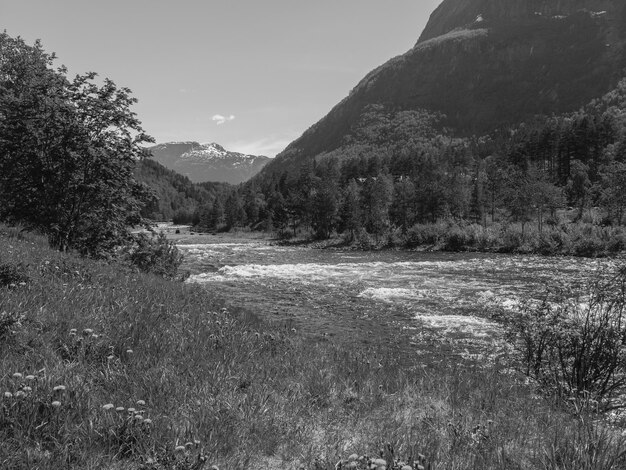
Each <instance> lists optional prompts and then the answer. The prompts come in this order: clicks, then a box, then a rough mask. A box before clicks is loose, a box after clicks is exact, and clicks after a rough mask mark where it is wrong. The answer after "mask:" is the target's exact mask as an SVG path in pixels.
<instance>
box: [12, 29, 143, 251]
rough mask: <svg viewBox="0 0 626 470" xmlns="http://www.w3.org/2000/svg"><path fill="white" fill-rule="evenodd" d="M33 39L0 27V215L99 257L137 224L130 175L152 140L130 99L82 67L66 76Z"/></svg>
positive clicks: (138, 192)
mask: <svg viewBox="0 0 626 470" xmlns="http://www.w3.org/2000/svg"><path fill="white" fill-rule="evenodd" d="M53 60H54V56H51V55H48V54H46V53H45V52H44V50H43V48H42V46H41V44H40V43H38V42H37V43H35V45H34V46H28V45H26V44H25V43H24V41H23V40H22V39H20V38H17V39H13V38H11V37H9V36H8V35H7V34H6V33H2V34H0V110H1V112H0V136H1V137H0V219H2V220H5V221H8V222H10V223H21V224H23V225H25V226H26V227H27V228H30V229H37V230H40V231H41V232H43V233H44V234H46V235H47V236H48V240H49V242H50V244H51V245H52V246H53V247H56V248H58V249H59V250H62V251H65V250H67V249H70V248H74V249H78V250H79V251H80V252H81V253H83V254H86V255H89V256H94V257H102V256H106V255H107V254H108V253H111V252H112V251H113V250H114V249H115V248H116V247H118V246H119V245H120V244H123V243H124V242H125V240H127V239H128V238H129V237H130V232H129V227H130V226H133V225H138V224H140V223H142V218H141V215H140V210H141V208H142V200H143V199H146V198H147V195H148V191H147V189H146V187H145V186H143V185H141V184H140V183H138V182H137V181H136V180H135V178H134V173H133V172H134V169H135V167H136V163H137V161H138V160H139V159H141V158H143V157H145V156H146V151H145V150H144V149H143V147H142V144H143V143H145V142H152V138H151V137H149V136H147V135H146V134H145V133H144V131H143V129H142V128H141V124H140V122H139V120H138V119H137V117H136V115H135V113H133V112H132V111H131V107H132V105H133V104H134V103H135V102H136V99H135V98H133V97H131V92H130V90H129V89H127V88H119V87H117V86H116V85H115V83H113V82H112V81H111V80H108V79H106V80H104V82H103V84H102V85H97V84H96V83H95V78H96V74H95V73H87V74H85V75H79V76H76V77H75V78H74V79H73V80H71V81H70V80H68V78H67V77H66V75H65V70H64V69H63V68H60V69H57V70H54V69H53V68H52V63H53Z"/></svg>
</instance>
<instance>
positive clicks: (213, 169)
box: [149, 141, 271, 184]
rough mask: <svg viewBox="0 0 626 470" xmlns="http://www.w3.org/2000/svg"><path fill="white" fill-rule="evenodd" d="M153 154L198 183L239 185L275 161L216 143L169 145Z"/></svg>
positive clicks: (187, 142) (170, 143)
mask: <svg viewBox="0 0 626 470" xmlns="http://www.w3.org/2000/svg"><path fill="white" fill-rule="evenodd" d="M149 150H150V152H151V153H152V157H153V159H154V160H155V161H157V162H158V163H160V164H161V165H163V166H165V167H166V168H169V169H171V170H174V171H176V172H177V173H180V174H181V175H184V176H186V177H188V178H189V179H190V180H191V181H192V182H194V183H202V182H206V181H217V182H226V183H230V184H239V183H242V182H244V181H246V180H248V179H250V178H251V177H253V176H254V175H256V174H257V173H258V172H259V171H260V170H261V169H262V168H263V167H264V166H265V165H266V164H267V163H268V162H269V161H270V160H271V159H270V158H269V157H265V156H262V155H248V154H243V153H239V152H231V151H228V150H226V149H225V148H224V147H222V146H221V145H220V144H217V143H215V142H211V143H204V144H201V143H199V142H196V141H184V142H166V143H162V144H157V145H154V146H152V147H150V149H149Z"/></svg>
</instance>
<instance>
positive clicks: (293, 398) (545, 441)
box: [0, 227, 626, 470]
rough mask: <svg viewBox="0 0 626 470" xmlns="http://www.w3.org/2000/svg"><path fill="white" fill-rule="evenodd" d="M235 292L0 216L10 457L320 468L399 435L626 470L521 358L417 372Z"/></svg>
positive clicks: (408, 443)
mask: <svg viewBox="0 0 626 470" xmlns="http://www.w3.org/2000/svg"><path fill="white" fill-rule="evenodd" d="M179 235H183V236H187V235H186V234H182V233H181V234H179ZM188 236H189V237H191V236H192V234H191V233H190V232H189V234H188ZM181 238H182V237H181ZM191 240H192V239H186V241H187V242H188V241H191ZM224 305H225V304H224V299H223V298H220V292H219V291H213V292H211V291H208V290H207V289H205V288H202V287H201V286H196V285H189V284H181V283H179V282H174V281H165V280H163V279H160V278H157V277H154V276H151V275H145V274H141V273H137V272H134V271H132V270H130V269H128V268H123V267H121V266H119V265H115V264H104V263H98V262H94V261H90V260H85V259H82V258H78V257H76V256H74V255H72V254H62V253H58V252H55V251H51V250H49V249H48V248H47V244H46V241H45V240H44V239H42V238H41V237H38V236H36V235H32V234H24V233H19V232H17V231H16V230H13V229H8V228H6V227H0V316H1V321H0V357H1V358H2V359H0V392H1V393H2V408H1V411H0V420H1V422H0V463H1V464H2V466H3V467H6V468H12V469H13V468H15V469H27V468H42V469H46V468H50V469H52V468H77V469H79V468H80V469H82V468H116V469H145V470H157V469H159V470H160V469H163V470H164V469H172V468H176V469H177V470H185V469H189V470H190V469H192V468H194V469H199V468H202V467H204V468H210V467H211V465H217V466H219V468H222V469H224V468H226V469H229V468H244V469H246V468H250V469H252V468H254V469H294V468H300V467H301V466H302V467H303V468H305V469H315V470H321V469H331V468H334V466H335V464H336V463H337V461H338V460H340V459H341V458H345V457H347V456H349V455H351V454H358V455H363V454H368V455H370V456H377V454H378V452H379V450H382V449H385V447H386V444H387V443H390V444H391V447H392V448H393V450H394V453H393V457H395V458H401V459H404V460H409V458H410V457H412V459H411V460H420V462H421V463H420V464H424V466H425V467H426V468H432V469H443V468H459V469H465V468H467V469H469V468H481V469H501V468H507V469H508V468H511V469H516V468H518V469H522V468H523V469H527V468H562V467H565V468H594V469H595V468H597V469H612V468H615V469H617V468H620V466H621V465H624V460H623V457H619V456H620V455H623V451H624V449H625V448H626V447H625V445H624V442H623V441H622V440H620V439H619V438H618V437H617V435H616V434H615V433H614V432H613V431H609V430H607V429H606V428H605V427H601V426H597V425H596V424H595V423H594V420H593V419H591V418H589V419H588V418H587V417H585V416H584V415H582V416H578V417H576V416H574V415H572V414H570V413H569V412H567V411H565V410H564V409H562V408H561V407H559V406H557V405H556V404H555V403H554V402H552V401H550V400H548V399H544V398H540V397H539V396H538V395H537V393H536V390H535V389H534V387H533V386H532V385H531V384H528V383H527V382H526V380H525V378H524V377H522V376H520V375H518V374H517V373H516V372H515V371H514V370H513V369H512V368H510V367H509V366H507V364H504V363H501V364H498V365H485V366H484V367H478V366H476V367H466V366H459V365H458V364H455V363H454V362H450V361H442V362H441V363H440V364H433V365H432V366H431V367H429V368H427V369H425V368H423V367H422V364H415V365H414V367H406V365H404V366H403V365H400V361H399V360H398V357H394V356H393V355H389V354H381V353H380V352H379V351H377V350H374V349H368V348H363V349H359V350H355V349H354V348H348V347H345V346H343V345H341V344H337V343H333V342H331V341H321V342H317V341H310V340H308V339H307V338H304V337H302V336H301V335H300V333H299V332H298V331H295V332H294V331H292V330H291V329H290V328H285V327H284V325H280V324H272V323H268V322H265V321H262V320H260V319H259V316H257V315H256V313H257V312H254V311H252V312H251V311H246V310H239V309H232V308H231V309H228V308H225V307H224ZM118 407H121V408H123V409H121V410H119V411H116V408H118ZM419 454H423V455H424V459H423V460H422V459H416V457H417V456H418V455H419ZM385 456H387V457H389V453H388V451H387V453H386V454H385ZM199 458H201V460H198V459H199ZM203 459H206V461H204V460H203ZM585 466H586V467H585ZM414 467H415V468H417V465H414Z"/></svg>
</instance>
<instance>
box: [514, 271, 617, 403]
mask: <svg viewBox="0 0 626 470" xmlns="http://www.w3.org/2000/svg"><path fill="white" fill-rule="evenodd" d="M625 307H626V267H621V268H619V269H618V270H617V272H616V273H615V274H613V275H612V276H610V277H609V278H608V279H602V280H599V281H597V282H596V283H595V284H594V285H593V286H591V290H590V293H589V296H588V298H580V297H572V293H571V292H567V291H564V290H556V291H554V292H550V293H549V294H548V295H546V297H545V298H544V300H543V301H542V302H541V303H540V304H538V305H535V304H533V303H526V304H524V305H523V306H522V308H521V309H520V311H519V312H518V313H517V314H516V315H515V317H514V318H513V319H512V321H511V324H510V326H509V335H510V337H511V338H512V339H513V340H514V341H515V342H516V344H518V345H519V347H520V350H521V354H522V357H523V361H524V364H525V368H526V373H527V374H528V375H530V376H532V377H533V378H535V379H536V380H537V381H538V382H539V383H540V384H541V385H542V386H543V387H544V388H545V390H546V391H547V392H548V393H551V394H555V395H556V396H558V397H561V398H575V399H585V400H588V399H591V400H593V401H594V403H596V404H597V405H596V406H597V408H598V409H599V410H600V411H610V410H612V409H615V408H620V407H623V406H626V405H625V404H624V403H622V399H623V396H624V393H625V392H626V309H625Z"/></svg>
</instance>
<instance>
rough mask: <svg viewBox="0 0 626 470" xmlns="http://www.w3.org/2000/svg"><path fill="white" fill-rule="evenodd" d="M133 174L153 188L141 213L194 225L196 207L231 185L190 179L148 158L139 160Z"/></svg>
mask: <svg viewBox="0 0 626 470" xmlns="http://www.w3.org/2000/svg"><path fill="white" fill-rule="evenodd" d="M135 174H136V177H137V179H138V180H139V181H141V182H143V183H145V184H146V185H147V186H149V187H150V189H151V190H152V192H153V197H151V198H150V199H149V200H148V201H147V202H146V205H145V206H144V207H143V208H142V209H141V215H142V216H143V217H146V218H148V219H150V220H155V221H167V220H173V221H174V223H176V224H192V225H196V224H198V223H199V222H200V218H199V208H200V207H201V206H203V205H211V204H213V203H214V201H215V200H216V199H217V198H223V197H224V194H226V193H227V192H229V191H230V190H231V188H232V187H231V185H230V184H228V183H213V182H207V183H192V182H191V180H189V178H187V177H186V176H183V175H181V174H179V173H176V172H175V171H173V170H169V169H167V168H166V167H164V166H163V165H161V164H160V163H158V162H155V161H154V160H150V159H144V160H141V161H140V162H139V164H138V165H137V168H136V170H135Z"/></svg>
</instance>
